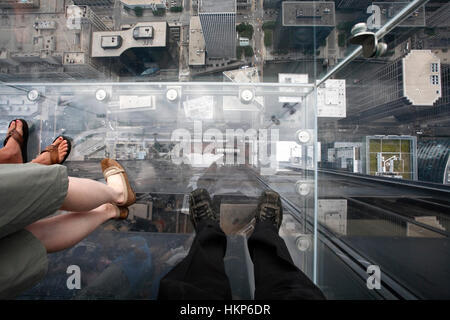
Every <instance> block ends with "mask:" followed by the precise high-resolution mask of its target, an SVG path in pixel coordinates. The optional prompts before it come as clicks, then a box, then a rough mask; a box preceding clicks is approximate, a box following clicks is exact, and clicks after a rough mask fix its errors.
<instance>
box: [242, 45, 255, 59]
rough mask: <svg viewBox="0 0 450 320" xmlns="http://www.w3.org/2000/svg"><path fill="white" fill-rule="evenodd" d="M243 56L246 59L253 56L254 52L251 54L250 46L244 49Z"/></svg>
mask: <svg viewBox="0 0 450 320" xmlns="http://www.w3.org/2000/svg"><path fill="white" fill-rule="evenodd" d="M244 54H245V56H246V57H251V56H253V54H254V52H253V48H252V47H250V46H246V47H244Z"/></svg>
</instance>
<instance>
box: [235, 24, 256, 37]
mask: <svg viewBox="0 0 450 320" xmlns="http://www.w3.org/2000/svg"><path fill="white" fill-rule="evenodd" d="M236 31H237V32H238V33H239V36H240V37H245V38H248V39H252V36H253V31H254V30H253V26H252V25H251V24H248V23H245V22H242V23H240V24H239V25H237V26H236Z"/></svg>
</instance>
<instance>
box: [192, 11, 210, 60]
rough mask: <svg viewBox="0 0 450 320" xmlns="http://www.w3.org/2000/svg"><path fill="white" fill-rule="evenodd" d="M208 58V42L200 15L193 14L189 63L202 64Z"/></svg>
mask: <svg viewBox="0 0 450 320" xmlns="http://www.w3.org/2000/svg"><path fill="white" fill-rule="evenodd" d="M205 60H206V43H205V37H204V36H203V30H202V25H201V23H200V18H199V16H192V17H191V20H190V25H189V65H191V66H202V65H204V64H205Z"/></svg>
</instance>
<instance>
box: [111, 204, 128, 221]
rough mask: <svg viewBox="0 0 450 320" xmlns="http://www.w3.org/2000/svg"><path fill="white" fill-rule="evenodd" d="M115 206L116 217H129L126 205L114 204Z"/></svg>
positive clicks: (121, 218)
mask: <svg viewBox="0 0 450 320" xmlns="http://www.w3.org/2000/svg"><path fill="white" fill-rule="evenodd" d="M113 206H114V208H115V209H116V217H115V218H114V219H117V220H125V219H126V218H128V214H129V211H128V208H126V207H118V206H116V205H113Z"/></svg>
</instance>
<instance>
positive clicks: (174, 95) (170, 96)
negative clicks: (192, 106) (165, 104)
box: [166, 88, 178, 102]
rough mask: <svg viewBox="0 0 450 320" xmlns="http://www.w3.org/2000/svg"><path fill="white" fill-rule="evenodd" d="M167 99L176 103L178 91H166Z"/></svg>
mask: <svg viewBox="0 0 450 320" xmlns="http://www.w3.org/2000/svg"><path fill="white" fill-rule="evenodd" d="M166 98H167V100H169V101H171V102H174V101H176V100H177V99H178V91H177V90H176V89H173V88H171V89H169V90H167V91H166Z"/></svg>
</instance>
